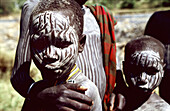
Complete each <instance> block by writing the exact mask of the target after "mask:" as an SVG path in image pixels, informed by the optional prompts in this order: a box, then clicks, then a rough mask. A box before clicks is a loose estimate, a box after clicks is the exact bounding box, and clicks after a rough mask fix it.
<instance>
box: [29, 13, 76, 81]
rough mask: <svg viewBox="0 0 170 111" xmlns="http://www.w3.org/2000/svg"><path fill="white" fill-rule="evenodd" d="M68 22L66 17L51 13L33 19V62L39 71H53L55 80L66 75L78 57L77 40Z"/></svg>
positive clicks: (41, 14)
mask: <svg viewBox="0 0 170 111" xmlns="http://www.w3.org/2000/svg"><path fill="white" fill-rule="evenodd" d="M70 22H71V21H70V19H69V17H68V16H67V17H66V16H64V14H62V13H58V12H52V11H46V12H44V13H40V14H38V15H36V16H34V17H33V30H34V34H32V36H31V45H32V47H31V49H32V52H33V56H34V57H33V58H34V61H35V63H36V65H37V66H38V67H39V68H41V69H40V70H47V71H48V70H49V71H50V70H51V71H54V72H55V75H54V76H56V78H58V77H59V76H61V75H63V74H66V73H68V71H69V70H70V69H69V68H70V67H73V66H74V64H75V62H76V59H77V56H78V46H79V42H78V41H79V38H78V34H77V32H76V31H75V30H74V27H72V26H70ZM47 75H48V74H47ZM53 78H55V77H53Z"/></svg>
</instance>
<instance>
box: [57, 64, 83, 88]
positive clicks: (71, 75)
mask: <svg viewBox="0 0 170 111" xmlns="http://www.w3.org/2000/svg"><path fill="white" fill-rule="evenodd" d="M79 73H80V69H79V68H78V67H77V65H76V64H75V65H74V67H73V68H72V69H70V71H69V73H67V74H66V77H64V78H62V79H61V78H60V79H58V80H57V81H56V82H55V85H58V84H62V83H65V82H69V81H70V80H72V79H75V78H76V77H77V76H78V75H79Z"/></svg>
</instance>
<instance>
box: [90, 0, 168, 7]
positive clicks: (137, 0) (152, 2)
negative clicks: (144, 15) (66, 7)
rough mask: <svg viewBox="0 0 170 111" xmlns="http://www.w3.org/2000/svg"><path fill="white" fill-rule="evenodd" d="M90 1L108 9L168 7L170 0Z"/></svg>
mask: <svg viewBox="0 0 170 111" xmlns="http://www.w3.org/2000/svg"><path fill="white" fill-rule="evenodd" d="M90 3H100V4H102V5H105V6H106V7H107V8H109V9H115V8H118V9H125V8H126V9H135V8H137V9H143V8H159V7H170V0H98V1H96V0H92V1H91V2H88V4H90Z"/></svg>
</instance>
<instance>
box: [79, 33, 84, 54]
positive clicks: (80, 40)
mask: <svg viewBox="0 0 170 111" xmlns="http://www.w3.org/2000/svg"><path fill="white" fill-rule="evenodd" d="M85 43H86V35H85V34H82V35H81V37H80V39H79V53H81V52H82V51H83V49H84V45H85Z"/></svg>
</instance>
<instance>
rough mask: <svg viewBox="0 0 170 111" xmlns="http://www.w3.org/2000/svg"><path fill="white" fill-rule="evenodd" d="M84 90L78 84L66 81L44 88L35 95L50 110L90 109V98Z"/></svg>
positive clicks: (71, 110)
mask: <svg viewBox="0 0 170 111" xmlns="http://www.w3.org/2000/svg"><path fill="white" fill-rule="evenodd" d="M86 90H87V88H84V87H82V86H80V85H78V84H72V83H66V84H61V85H57V86H53V87H50V88H46V89H44V90H43V91H41V92H40V93H38V95H37V96H38V98H39V99H40V100H41V101H42V102H43V103H44V104H45V105H46V106H48V107H47V108H48V109H49V108H50V111H51V110H54V109H55V111H56V110H57V111H60V110H61V111H90V109H91V106H92V100H91V99H90V98H89V97H87V96H86V95H84V93H85V91H86Z"/></svg>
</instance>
